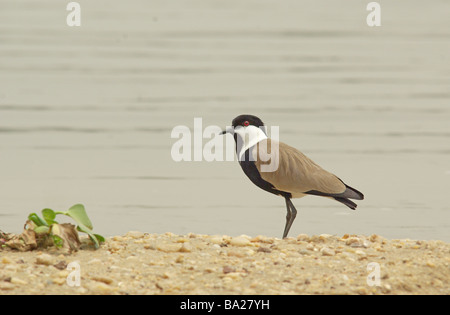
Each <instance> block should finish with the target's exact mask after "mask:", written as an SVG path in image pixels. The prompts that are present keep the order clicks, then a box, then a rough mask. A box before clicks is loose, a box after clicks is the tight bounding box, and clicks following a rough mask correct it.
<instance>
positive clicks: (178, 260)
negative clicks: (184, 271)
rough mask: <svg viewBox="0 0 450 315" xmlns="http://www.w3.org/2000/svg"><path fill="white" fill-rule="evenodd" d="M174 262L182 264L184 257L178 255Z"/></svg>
mask: <svg viewBox="0 0 450 315" xmlns="http://www.w3.org/2000/svg"><path fill="white" fill-rule="evenodd" d="M175 262H176V263H177V264H181V263H182V262H184V255H178V257H177V259H175Z"/></svg>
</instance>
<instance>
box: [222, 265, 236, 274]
mask: <svg viewBox="0 0 450 315" xmlns="http://www.w3.org/2000/svg"><path fill="white" fill-rule="evenodd" d="M222 271H223V273H224V274H227V273H231V272H235V271H236V269H234V268H233V267H230V266H224V267H223V270H222Z"/></svg>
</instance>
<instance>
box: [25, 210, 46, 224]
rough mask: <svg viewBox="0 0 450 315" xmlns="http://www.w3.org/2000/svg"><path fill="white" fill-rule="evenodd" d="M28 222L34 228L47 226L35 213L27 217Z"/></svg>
mask: <svg viewBox="0 0 450 315" xmlns="http://www.w3.org/2000/svg"><path fill="white" fill-rule="evenodd" d="M28 220H30V221H32V222H33V223H34V224H36V226H43V225H44V226H48V224H47V222H45V221H44V220H42V219H41V217H40V216H38V215H37V214H36V213H31V214H30V215H29V216H28Z"/></svg>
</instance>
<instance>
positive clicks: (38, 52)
mask: <svg viewBox="0 0 450 315" xmlns="http://www.w3.org/2000/svg"><path fill="white" fill-rule="evenodd" d="M368 2H369V1H367V3H368ZM67 3H68V1H67ZM67 3H64V1H62V2H61V1H60V0H58V1H57V0H51V1H49V0H41V1H39V3H37V2H36V1H31V0H30V1H18V0H1V1H0V229H1V230H4V231H9V232H20V231H21V229H22V226H23V223H24V221H25V218H26V216H27V214H28V213H30V212H37V211H40V210H41V209H43V208H45V207H50V208H53V209H55V210H59V209H61V210H64V209H67V208H68V207H70V206H71V205H73V204H75V203H83V204H85V205H86V207H87V210H88V213H89V214H90V216H91V219H92V221H93V223H94V226H95V230H96V231H97V232H98V233H101V234H104V235H116V234H121V233H125V232H127V231H129V230H141V231H145V232H150V233H164V232H167V231H170V232H173V233H178V234H184V233H188V232H193V233H206V234H228V235H240V234H248V235H257V234H264V235H269V236H277V237H281V234H282V231H283V228H284V221H285V205H284V200H283V199H281V198H279V197H276V196H273V195H270V194H267V193H265V192H264V191H262V190H259V189H258V188H257V187H256V186H254V185H253V184H251V183H250V182H249V181H248V179H247V178H246V177H245V175H244V174H243V173H242V171H241V169H240V167H239V166H238V164H237V162H211V163H210V162H181V163H176V162H174V161H172V159H171V155H170V149H171V146H172V144H173V143H174V142H175V140H174V139H171V137H170V134H171V130H172V128H173V127H175V126H177V125H186V126H188V127H193V122H194V117H202V118H203V124H204V126H207V125H219V126H223V127H225V126H226V125H228V124H230V122H231V120H232V119H233V118H234V117H235V116H237V115H239V114H242V113H251V114H255V115H257V116H259V117H261V118H262V119H263V121H265V122H266V124H268V125H277V126H280V137H281V140H282V141H283V142H286V143H288V144H290V145H292V146H295V147H297V148H298V149H300V150H302V151H303V152H304V153H305V154H307V155H308V156H309V157H311V158H312V159H313V160H315V161H316V162H317V163H318V164H320V165H321V166H323V167H324V168H325V169H327V170H329V171H331V172H333V173H335V174H336V175H338V176H339V177H341V178H342V179H343V180H344V181H346V182H347V183H348V184H349V185H351V186H354V187H355V188H357V189H359V190H361V191H362V192H364V194H365V196H366V200H364V201H359V202H358V205H359V207H358V209H357V211H351V210H349V209H347V208H346V207H345V206H343V205H341V204H339V203H337V202H333V201H331V200H328V199H322V198H317V197H307V198H303V199H297V200H294V204H295V205H296V207H297V209H298V210H299V215H298V216H297V220H296V222H294V225H293V227H292V229H291V233H290V235H292V236H295V235H297V234H299V233H308V234H321V233H329V234H339V235H342V234H344V233H363V234H372V233H377V234H382V235H384V236H386V237H389V238H412V239H443V240H446V241H450V229H449V228H450V204H449V202H448V199H447V196H448V194H449V191H450V123H449V122H450V57H449V51H450V20H449V19H448V13H449V12H450V2H449V1H437V0H435V1H431V2H430V1H428V2H424V1H416V0H415V1H411V0H408V1H406V0H403V1H400V0H399V1H395V3H392V2H389V3H388V2H380V3H381V5H382V26H381V27H377V28H370V27H368V26H367V24H366V22H365V20H366V16H367V13H368V12H367V11H366V8H365V6H366V5H367V3H363V2H361V1H349V0H345V1H343V0H341V1H298V0H295V1H283V3H282V4H279V3H277V2H275V1H256V0H255V1H245V2H243V1H237V0H235V1H230V0H226V1H214V2H212V1H206V0H198V1H173V2H172V1H171V2H170V3H169V1H144V0H142V1H99V0H97V1H79V3H80V4H81V8H82V15H81V18H82V26H81V27H72V28H71V27H68V26H67V24H66V15H67V13H68V12H67V11H66V10H65V6H66V4H67ZM205 142H206V140H205Z"/></svg>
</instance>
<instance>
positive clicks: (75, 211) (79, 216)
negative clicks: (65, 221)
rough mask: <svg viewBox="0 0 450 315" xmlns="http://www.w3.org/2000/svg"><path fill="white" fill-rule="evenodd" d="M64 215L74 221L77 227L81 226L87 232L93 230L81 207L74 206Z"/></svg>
mask: <svg viewBox="0 0 450 315" xmlns="http://www.w3.org/2000/svg"><path fill="white" fill-rule="evenodd" d="M65 214H66V215H68V216H69V217H71V218H72V219H74V220H75V221H76V222H77V223H78V224H79V225H83V226H85V227H87V228H88V229H89V230H92V229H93V226H92V223H91V220H89V217H88V215H87V213H86V210H85V208H84V206H83V205H81V204H78V205H74V206H73V207H72V208H70V209H69V211H67V212H66V213H65Z"/></svg>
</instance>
